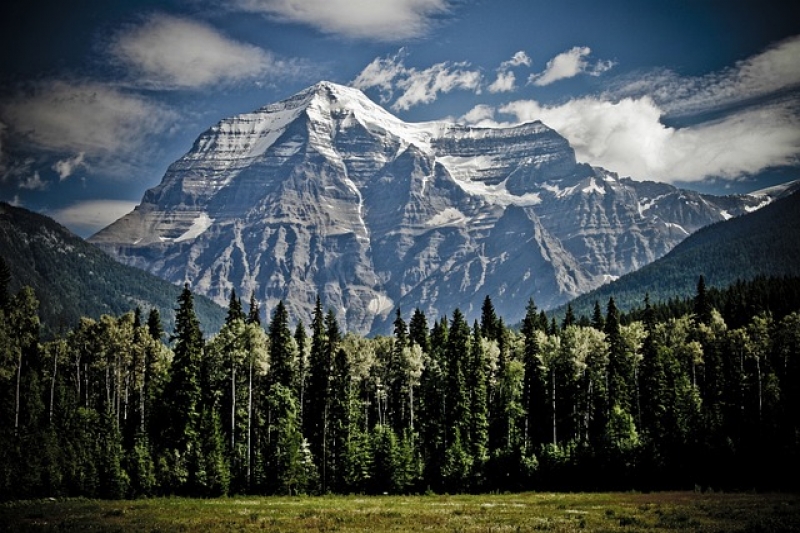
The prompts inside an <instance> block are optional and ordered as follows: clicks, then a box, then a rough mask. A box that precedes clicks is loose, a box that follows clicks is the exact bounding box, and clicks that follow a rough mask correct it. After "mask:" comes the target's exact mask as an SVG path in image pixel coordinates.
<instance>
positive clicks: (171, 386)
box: [161, 283, 203, 492]
mask: <svg viewBox="0 0 800 533" xmlns="http://www.w3.org/2000/svg"><path fill="white" fill-rule="evenodd" d="M171 339H172V340H173V341H174V342H175V347H174V350H173V353H174V357H173V360H172V365H171V367H170V380H169V382H168V383H167V385H166V386H165V389H164V395H163V399H162V405H163V406H164V408H165V409H166V411H167V414H168V420H169V425H168V426H167V427H164V428H161V429H162V430H163V433H162V435H163V437H164V440H163V443H162V444H163V447H164V450H163V452H162V456H161V457H162V459H163V460H164V461H165V462H166V465H165V466H166V470H167V474H168V475H169V479H168V480H167V486H168V487H169V488H170V489H171V490H174V491H176V492H185V491H186V489H187V488H188V485H187V483H188V482H189V480H192V479H195V478H196V476H197V474H198V472H196V471H193V469H195V468H199V465H198V464H197V463H196V462H192V464H190V461H189V459H190V457H189V454H191V453H196V452H195V451H196V450H199V449H200V434H199V431H200V411H201V408H202V405H201V399H202V391H201V386H200V383H201V375H200V372H201V369H200V365H201V361H202V354H203V334H202V332H201V331H200V323H199V322H198V320H197V316H196V315H195V312H194V298H193V297H192V293H191V291H190V290H189V284H188V283H187V284H186V285H185V286H184V289H183V291H182V292H181V294H180V296H179V298H178V309H177V311H176V316H175V333H174V334H173V335H172V337H171Z"/></svg>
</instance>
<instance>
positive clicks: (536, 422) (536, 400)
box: [521, 299, 549, 449]
mask: <svg viewBox="0 0 800 533" xmlns="http://www.w3.org/2000/svg"><path fill="white" fill-rule="evenodd" d="M537 322H538V321H537V318H536V304H534V302H533V299H530V300H528V305H527V307H526V310H525V318H524V319H523V320H522V330H521V333H522V335H523V338H524V340H523V350H522V364H523V367H524V370H525V377H524V381H523V388H522V405H523V409H524V411H525V419H524V426H523V428H522V435H523V440H524V443H525V446H526V447H527V448H528V449H537V448H538V447H539V446H541V445H542V444H544V443H545V442H547V432H546V431H545V428H546V427H547V426H546V422H545V421H546V420H547V415H546V413H548V412H549V409H548V406H547V400H546V394H545V387H546V384H545V377H544V369H543V368H542V362H541V353H540V347H539V339H538V334H537V331H539V329H538V327H537Z"/></svg>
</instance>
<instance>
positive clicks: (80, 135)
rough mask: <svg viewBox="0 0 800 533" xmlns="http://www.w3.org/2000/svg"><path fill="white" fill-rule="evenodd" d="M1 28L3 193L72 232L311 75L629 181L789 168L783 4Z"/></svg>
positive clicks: (91, 21)
mask: <svg viewBox="0 0 800 533" xmlns="http://www.w3.org/2000/svg"><path fill="white" fill-rule="evenodd" d="M221 4H224V5H222V6H221ZM0 26H2V27H0V201H5V202H9V203H12V204H14V205H19V206H22V207H25V208H28V209H31V210H34V211H38V212H41V213H43V214H46V215H48V216H51V217H53V218H55V219H56V220H58V221H59V222H61V223H62V224H64V225H65V226H67V227H68V228H70V229H71V230H72V231H74V232H75V233H77V234H78V235H81V236H83V237H88V236H90V235H92V234H93V233H95V232H96V231H98V230H99V229H101V228H103V227H105V226H106V225H108V224H110V223H111V222H113V221H114V220H116V219H117V218H119V217H120V216H122V215H124V214H126V213H127V212H129V211H131V210H132V209H133V207H134V206H135V205H137V204H138V203H139V202H140V200H141V198H142V195H143V194H144V192H145V191H146V190H147V189H149V188H151V187H154V186H155V185H157V184H158V183H160V181H161V179H162V177H163V176H164V173H165V171H166V169H167V167H168V166H169V165H170V164H171V163H172V162H174V161H175V160H177V159H178V158H180V157H181V156H182V155H183V154H185V153H186V152H187V151H189V150H190V149H191V147H192V144H193V142H194V140H195V139H196V138H197V137H198V136H199V135H200V134H201V133H202V132H203V131H205V130H206V129H208V128H209V127H211V126H213V125H214V124H216V123H217V122H218V121H220V120H222V119H224V118H227V117H231V116H234V115H236V114H239V113H246V112H250V111H253V110H255V109H257V108H259V107H262V106H264V105H267V104H270V103H273V102H277V101H279V100H282V99H284V98H288V97H290V96H291V95H293V94H295V93H297V92H299V91H300V90H302V89H304V88H306V87H308V86H310V85H313V84H314V83H317V82H318V81H321V80H328V81H332V82H336V83H340V84H343V85H350V86H353V87H357V88H359V89H361V90H363V91H364V92H365V93H366V94H367V96H369V97H370V98H371V99H373V100H374V101H375V102H377V103H379V104H381V105H382V106H383V107H385V108H386V109H387V110H389V111H390V112H392V113H393V114H395V115H396V116H398V117H400V118H401V119H403V120H406V121H409V122H417V121H429V120H449V121H454V122H460V123H464V124H472V125H477V126H511V125H514V124H519V123H523V122H528V121H533V120H541V121H542V122H544V123H545V124H547V125H548V126H550V127H551V128H553V129H555V130H556V131H558V132H559V133H560V134H562V135H563V136H564V137H566V138H567V139H568V140H569V142H570V144H571V145H572V146H573V148H574V149H575V152H576V156H577V158H578V160H579V161H581V162H586V163H589V164H592V165H598V166H602V167H604V168H607V169H608V170H611V171H614V172H617V173H619V174H620V175H621V176H629V177H632V178H633V179H637V180H656V181H662V182H668V183H672V184H675V185H678V186H681V187H685V188H690V189H694V190H699V191H701V192H709V193H714V194H733V193H747V192H751V191H754V190H757V189H760V188H763V187H767V186H771V185H775V184H778V183H782V182H785V181H790V180H795V179H800V3H797V2H794V3H792V2H786V1H785V0H780V1H774V0H759V1H755V0H747V1H743V0H661V1H649V0H645V1H643V0H610V1H604V2H598V1H597V0H548V1H546V2H544V1H539V0H229V1H228V2H224V3H222V2H211V1H209V0H171V1H150V0H115V1H113V2H110V1H108V0H70V1H68V2H65V1H63V0H59V1H52V0H23V1H20V0H11V1H7V2H4V3H3V6H2V7H0Z"/></svg>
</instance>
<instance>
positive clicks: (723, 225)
mask: <svg viewBox="0 0 800 533" xmlns="http://www.w3.org/2000/svg"><path fill="white" fill-rule="evenodd" d="M798 189H800V185H798V184H795V186H794V187H793V188H792V190H794V191H795V192H792V193H791V194H789V195H788V196H785V197H782V198H780V199H778V200H775V201H774V202H772V203H771V204H770V205H768V206H766V207H764V208H762V209H760V210H758V211H756V212H754V213H751V214H748V215H743V216H740V217H737V218H733V219H730V220H727V221H724V222H719V223H716V224H712V225H710V226H707V227H705V228H702V229H700V230H698V231H697V232H696V233H694V234H693V235H691V236H689V237H687V238H686V240H684V241H683V242H681V243H680V244H678V245H677V246H676V247H675V248H674V249H673V250H672V251H671V252H670V253H668V254H667V255H666V256H664V257H663V258H661V259H659V260H657V261H654V262H653V263H651V264H649V265H647V266H645V267H643V268H641V269H640V270H637V271H635V272H632V273H630V274H627V275H625V276H623V277H621V278H619V279H618V280H616V281H614V282H612V283H609V284H607V285H604V286H602V287H600V288H598V289H596V290H594V291H591V292H589V293H587V294H585V295H582V296H579V297H578V298H576V299H574V300H573V301H572V302H570V305H572V308H573V310H574V312H575V313H576V314H578V315H580V314H585V315H586V316H591V312H592V308H593V306H594V302H595V301H598V302H600V303H601V305H605V303H606V302H607V301H608V299H609V297H611V296H613V297H614V300H615V302H616V304H617V307H619V308H620V309H623V310H628V309H632V308H634V307H637V306H638V307H640V306H641V305H642V304H643V302H644V296H645V294H647V293H649V294H650V299H651V300H653V301H666V300H668V299H670V298H673V297H678V298H685V297H688V296H691V295H692V294H694V292H695V289H696V286H697V280H698V279H699V278H700V276H701V275H703V276H704V277H705V281H706V284H707V286H709V287H720V288H723V287H727V286H729V285H731V284H733V283H734V282H736V281H737V280H749V279H753V278H756V277H759V276H766V277H781V276H800V232H798V230H797V229H798V228H800V190H798ZM780 192H782V191H780ZM790 192H791V191H790Z"/></svg>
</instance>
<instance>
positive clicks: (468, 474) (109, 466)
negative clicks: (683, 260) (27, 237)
mask: <svg viewBox="0 0 800 533" xmlns="http://www.w3.org/2000/svg"><path fill="white" fill-rule="evenodd" d="M796 285H797V281H796V280H787V279H783V280H756V281H753V282H749V283H739V284H736V285H734V286H732V287H730V288H728V289H726V290H725V291H720V290H717V289H713V288H711V289H703V287H702V284H700V285H699V286H698V288H697V289H696V290H695V292H694V295H687V297H686V299H685V302H686V304H685V312H684V313H683V314H682V315H680V316H677V315H676V316H668V317H667V318H666V319H665V318H662V316H663V313H666V312H667V310H668V309H671V310H672V311H670V312H674V310H675V309H677V307H675V306H673V307H670V308H667V307H665V306H664V304H652V303H651V302H650V300H649V298H645V299H644V302H643V308H642V310H641V311H637V312H636V313H631V314H630V315H628V317H627V318H626V317H624V316H622V315H621V313H620V312H619V310H618V309H617V308H616V304H615V300H613V299H610V300H609V303H608V308H607V314H606V316H605V317H602V326H603V329H602V330H599V329H597V328H596V327H594V326H593V325H592V321H584V323H580V322H576V323H567V324H566V325H565V327H563V328H561V327H556V328H554V329H553V326H552V323H553V321H552V320H550V321H548V319H547V318H546V317H544V318H542V315H541V313H538V310H537V308H536V306H535V304H534V303H533V302H532V301H531V302H529V305H528V307H527V310H526V316H525V319H524V320H523V323H522V328H521V331H520V332H519V333H517V332H514V331H512V330H509V329H508V328H506V327H505V326H504V322H503V320H502V318H499V317H498V318H496V319H494V318H492V316H493V315H492V313H491V308H490V306H489V305H486V310H487V312H486V313H485V320H484V322H485V323H486V324H493V326H492V327H488V328H484V327H482V325H481V324H480V323H478V322H475V324H474V325H473V327H472V328H470V327H469V326H468V325H467V323H466V320H465V318H464V315H463V314H462V313H461V312H460V311H459V310H455V311H454V312H453V314H452V319H451V320H449V321H448V320H447V319H441V320H438V321H436V322H434V325H433V327H432V329H431V330H430V332H429V331H428V330H427V324H426V320H425V318H424V315H422V314H421V313H415V314H414V318H412V321H411V323H412V326H413V327H410V328H408V327H407V326H406V324H405V322H404V321H403V319H402V316H401V315H400V313H397V315H396V318H395V334H394V336H393V337H378V338H375V339H363V338H359V337H356V336H354V335H347V336H345V337H344V338H343V337H342V333H341V331H340V330H339V326H338V324H337V321H336V318H335V315H334V314H333V312H332V311H328V312H327V313H326V314H323V312H322V306H321V303H320V302H319V301H318V303H317V306H316V309H315V312H314V316H313V317H312V321H311V324H312V328H311V331H312V335H311V339H310V342H307V339H306V333H305V328H304V327H303V326H302V324H298V327H297V328H296V329H295V332H294V335H292V334H290V329H289V326H288V317H286V313H285V309H281V306H278V307H277V308H276V311H275V314H274V315H273V317H272V321H271V323H270V332H269V338H268V336H267V333H266V332H265V331H264V330H263V329H262V328H261V327H260V326H259V325H258V324H256V323H247V321H246V317H244V315H243V314H240V313H238V312H237V313H236V318H232V319H231V321H230V322H229V323H228V324H226V325H225V326H224V327H223V328H222V329H221V331H220V332H219V334H218V335H216V336H215V337H214V338H213V339H211V340H210V341H209V342H208V343H205V342H204V340H203V338H202V333H201V330H200V327H199V324H198V320H197V317H196V315H195V314H194V306H193V297H192V294H191V292H190V291H189V289H188V287H187V288H185V290H184V291H183V292H182V294H181V296H180V298H179V301H178V304H179V305H178V309H177V313H176V316H177V322H176V328H175V331H174V334H173V349H172V350H171V349H170V348H168V347H167V346H166V345H164V344H163V343H162V342H160V340H158V338H154V337H153V335H151V330H155V331H157V330H158V329H159V327H158V326H159V324H158V323H159V322H160V321H159V320H157V314H155V313H151V315H150V316H149V317H148V324H147V325H141V324H140V322H141V318H139V317H137V314H136V313H134V312H131V313H127V314H125V315H122V316H120V317H117V318H115V317H111V316H108V315H104V316H102V317H101V318H100V320H98V321H95V320H91V319H83V320H82V321H81V322H80V323H79V324H78V326H76V327H75V328H73V329H72V330H71V331H69V332H68V333H67V334H66V336H65V337H64V338H59V339H55V340H53V341H50V342H47V343H41V339H40V336H39V324H38V318H37V308H38V302H37V300H36V298H35V297H34V294H33V292H32V291H31V290H30V289H24V290H21V291H19V292H18V293H16V294H15V295H14V296H13V297H11V298H10V300H9V304H8V306H7V308H6V309H0V319H2V320H0V417H2V425H0V498H2V499H14V498H42V497H48V496H54V497H62V496H64V497H71V496H86V497H93V498H96V497H102V498H124V497H146V496H151V495H160V494H169V495H187V496H201V497H215V496H220V495H225V494H228V493H234V494H237V493H256V494H298V493H309V492H316V493H327V492H336V493H375V494H382V493H408V492H418V491H424V490H434V491H447V492H465V491H484V490H496V491H508V490H571V491H572V490H598V489H613V490H630V489H635V490H658V489H686V488H693V487H695V486H700V487H709V486H710V487H714V488H715V489H717V488H721V489H726V490H728V489H759V490H760V489H780V490H796V489H797V479H796V477H794V475H793V473H794V472H795V471H796V470H797V468H798V467H800V452H798V450H800V439H798V435H800V415H798V412H800V394H798V393H797V392H796V391H797V389H798V388H797V387H796V384H797V383H798V381H800V355H799V354H800V300H793V296H792V295H793V294H794V293H795V292H796V291H797V292H800V291H798V290H797V286H796ZM701 289H702V290H701ZM702 294H704V296H703V297H702V298H700V297H699V296H698V295H702ZM702 300H705V302H706V303H705V304H703V305H697V304H698V302H699V301H702ZM233 301H234V302H235V303H234V304H233V305H234V307H235V306H236V305H238V299H235V300H233ZM720 303H721V304H722V305H723V306H724V307H726V308H727V309H728V310H727V311H726V310H724V309H719V308H718V307H717V306H718V305H719V304H720ZM734 304H735V305H734ZM696 305H697V309H699V310H702V309H705V308H706V306H707V307H708V309H707V310H706V311H703V313H699V312H695V306H696ZM786 309H789V311H783V310H786ZM792 309H793V310H792ZM744 310H750V311H755V313H754V314H751V315H750V316H749V318H747V317H746V315H745V313H746V311H744ZM778 310H781V311H778ZM700 314H705V315H706V318H705V319H704V320H698V319H697V317H698V315H700ZM153 316H155V317H156V319H153ZM726 316H729V317H731V322H728V321H727V320H726ZM634 318H635V320H634ZM151 319H153V320H151ZM596 319H597V317H595V320H594V323H595V324H598V325H599V323H600V321H599V320H596ZM484 330H485V331H486V334H485V333H484ZM487 334H488V336H487ZM155 336H156V337H160V334H158V333H156V335H155ZM268 345H269V346H268ZM423 346H424V347H426V348H425V349H423ZM306 350H308V355H307V358H308V361H309V365H308V367H306V365H305V364H304V363H301V362H302V361H305V360H306ZM268 352H269V354H268ZM270 358H271V359H272V366H271V367H270V366H269V365H268V364H267V363H268V360H269V359H270ZM306 368H307V370H306ZM301 398H302V400H301ZM301 402H302V403H301ZM301 405H302V406H303V408H304V411H305V412H304V413H301V409H300V406H301Z"/></svg>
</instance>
